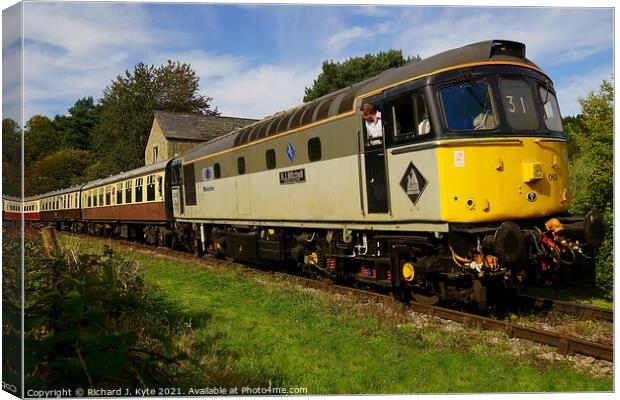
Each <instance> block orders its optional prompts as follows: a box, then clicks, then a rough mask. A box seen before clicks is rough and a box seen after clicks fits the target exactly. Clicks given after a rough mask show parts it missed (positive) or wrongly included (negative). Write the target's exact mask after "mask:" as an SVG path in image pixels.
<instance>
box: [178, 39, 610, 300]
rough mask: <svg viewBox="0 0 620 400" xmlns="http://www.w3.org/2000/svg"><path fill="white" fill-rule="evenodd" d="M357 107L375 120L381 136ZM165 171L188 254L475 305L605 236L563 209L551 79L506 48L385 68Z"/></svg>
mask: <svg viewBox="0 0 620 400" xmlns="http://www.w3.org/2000/svg"><path fill="white" fill-rule="evenodd" d="M366 105H369V106H366ZM360 109H364V110H367V109H370V110H372V109H376V110H378V111H379V112H378V114H376V115H377V116H379V117H380V118H379V119H377V118H375V121H377V120H379V123H380V124H381V126H382V134H381V135H380V137H379V138H371V137H370V135H369V132H367V129H368V128H367V124H366V122H365V121H364V119H363V118H362V115H361V113H360V111H359V110H360ZM364 117H365V116H364ZM170 170H171V182H170V184H171V197H172V204H173V212H174V220H175V225H174V226H175V229H174V230H175V237H176V238H177V240H179V241H180V242H182V243H184V244H186V245H187V246H188V247H193V248H194V249H195V250H196V251H198V252H213V253H222V252H223V253H225V254H227V255H228V256H231V257H234V258H236V259H240V260H245V261H249V262H273V261H284V260H287V259H293V260H295V261H296V262H297V263H298V265H299V266H300V267H301V268H303V269H305V270H307V271H309V272H313V273H316V274H321V275H326V276H329V277H332V278H338V279H344V280H351V281H354V282H357V283H359V284H368V285H374V286H383V287H387V288H390V289H391V290H393V291H395V292H397V293H399V294H401V295H403V296H409V295H413V296H414V297H415V298H416V299H417V300H419V301H425V302H430V303H434V302H436V301H438V300H440V299H444V300H456V301H465V302H473V303H478V305H480V306H481V307H484V305H485V303H486V299H487V290H488V289H489V288H495V287H504V286H507V285H510V284H512V283H513V282H515V281H520V280H522V279H525V277H526V276H527V275H528V274H532V273H535V274H540V273H547V271H551V270H555V269H556V268H557V267H558V266H560V265H562V264H569V263H572V262H575V260H576V258H577V257H578V256H579V255H580V254H581V253H582V251H583V249H584V247H588V246H597V245H599V244H600V243H601V241H602V232H603V225H602V218H601V216H600V214H597V213H591V214H589V215H588V216H586V218H583V217H571V216H568V215H567V214H566V212H567V210H568V207H569V197H568V193H569V192H568V152H567V140H566V137H565V135H564V134H563V128H562V122H561V117H560V110H559V106H558V102H557V99H556V95H555V90H554V88H553V84H552V82H551V79H550V78H549V77H548V76H547V75H546V73H545V72H544V71H542V70H541V69H540V68H539V67H538V66H537V65H536V64H534V63H533V62H531V61H530V60H528V59H527V58H526V56H525V45H524V44H521V43H517V42H511V41H505V40H494V41H486V42H480V43H475V44H472V45H468V46H465V47H461V48H458V49H454V50H450V51H447V52H444V53H441V54H438V55H436V56H433V57H430V58H427V59H424V60H422V61H420V62H415V63H410V64H408V65H405V66H403V67H400V68H395V69H391V70H388V71H386V72H384V73H382V74H380V75H378V76H376V77H373V78H371V79H368V80H366V81H364V82H361V83H358V84H355V85H352V86H350V87H347V88H344V89H342V90H339V91H337V92H334V93H331V94H328V95H326V96H324V97H322V98H320V99H317V100H314V101H312V102H309V103H306V104H302V105H300V106H298V107H295V108H293V109H290V110H288V111H285V112H281V113H278V114H275V115H273V116H271V117H268V118H265V119H264V120H262V121H259V122H256V123H254V124H252V125H249V126H246V127H243V128H241V129H238V130H236V131H233V132H231V133H230V134H227V135H225V136H223V137H220V138H218V139H215V140H213V141H211V142H208V143H206V144H204V145H201V146H198V147H197V148H195V149H193V150H191V151H188V152H187V153H185V154H183V155H182V156H180V157H178V158H177V159H174V160H173V161H172V162H171V165H170Z"/></svg>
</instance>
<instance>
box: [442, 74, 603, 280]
mask: <svg viewBox="0 0 620 400" xmlns="http://www.w3.org/2000/svg"><path fill="white" fill-rule="evenodd" d="M433 89H434V94H435V96H434V98H435V101H436V103H435V104H436V110H437V112H436V114H435V124H436V128H439V129H438V130H439V132H438V135H437V138H436V141H435V143H434V148H435V151H436V158H437V176H438V181H439V188H440V189H439V209H440V210H439V211H440V215H441V219H442V221H445V222H447V223H448V224H449V226H450V229H449V231H450V232H449V236H448V253H449V254H450V256H451V258H452V260H453V262H454V264H456V265H458V266H459V267H461V268H463V269H465V270H470V271H472V272H473V273H478V274H482V275H484V274H485V273H494V272H500V273H501V275H502V276H503V277H504V278H515V277H516V278H517V279H518V280H523V279H525V276H527V275H528V272H527V271H528V266H529V271H530V272H529V274H530V275H531V272H532V270H531V268H532V267H534V273H535V274H536V275H538V276H540V275H541V274H543V275H544V274H547V273H553V272H557V271H558V268H559V267H561V266H563V265H564V266H566V265H573V264H575V263H576V262H577V261H578V259H579V258H580V257H581V256H585V257H586V258H588V257H589V254H587V253H584V248H595V247H596V246H598V245H600V243H601V241H602V240H603V236H602V235H603V232H604V227H603V222H602V217H601V216H600V214H598V213H591V214H589V215H587V216H586V217H585V218H584V217H574V216H570V215H569V214H568V209H569V206H570V199H569V177H568V143H567V139H566V137H565V136H564V133H563V128H562V121H561V116H560V110H559V106H558V102H557V99H556V97H555V93H554V90H553V86H552V84H551V81H550V80H549V78H548V77H547V76H546V75H544V74H543V73H542V71H540V70H539V69H538V68H537V67H535V66H533V65H526V64H524V65H522V66H519V65H494V66H490V65H485V66H474V67H471V68H468V69H464V70H459V71H458V72H455V73H451V74H449V75H448V76H447V77H445V78H444V79H443V80H442V79H438V81H437V82H435V83H434V85H433ZM437 125H439V127H437Z"/></svg>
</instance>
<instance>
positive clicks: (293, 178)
mask: <svg viewBox="0 0 620 400" xmlns="http://www.w3.org/2000/svg"><path fill="white" fill-rule="evenodd" d="M305 181H306V170H305V169H303V168H302V169H294V170H291V171H282V172H280V185H288V184H291V183H303V182H305Z"/></svg>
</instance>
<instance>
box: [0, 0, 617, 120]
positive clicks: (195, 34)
mask: <svg viewBox="0 0 620 400" xmlns="http://www.w3.org/2000/svg"><path fill="white" fill-rule="evenodd" d="M23 10H24V15H23V21H24V38H23V43H24V48H23V52H24V53H23V62H24V64H23V73H24V116H25V120H28V119H29V118H30V117H31V116H32V115H36V114H41V115H47V116H49V117H51V118H52V117H54V115H56V114H67V110H68V108H70V107H71V106H72V105H73V104H74V103H75V101H76V100H78V99H80V98H83V97H87V96H92V97H93V98H94V99H95V100H98V99H100V98H101V97H102V95H103V89H104V88H105V87H106V86H108V85H110V83H111V82H112V80H113V79H115V78H116V77H117V76H118V75H119V74H122V73H123V72H124V71H125V70H130V71H132V70H133V67H134V66H135V65H136V64H137V63H139V62H141V61H142V62H145V63H147V64H153V65H161V64H163V63H166V61H167V60H168V59H171V60H178V61H181V62H186V63H189V64H191V66H192V67H193V69H194V70H195V71H196V73H197V75H198V76H199V77H200V92H201V94H203V95H206V96H209V97H212V98H213V100H212V102H211V104H212V106H213V107H217V108H218V110H219V111H220V112H221V113H222V115H227V116H235V117H248V118H263V117H266V116H268V115H271V114H274V113H276V112H278V111H282V110H285V109H287V108H290V107H294V106H296V105H298V104H300V103H302V99H303V96H304V88H305V87H308V86H310V85H311V84H312V82H313V80H314V79H315V78H316V77H317V76H318V74H319V72H320V70H321V63H322V62H323V61H324V60H333V61H344V60H346V59H347V58H349V57H353V56H360V55H364V54H366V53H377V52H379V51H383V50H388V49H401V50H402V51H403V53H404V55H405V56H408V55H417V54H419V55H420V56H421V57H422V58H425V57H429V56H431V55H434V54H437V53H439V52H441V51H444V50H448V49H451V48H455V47H459V46H463V45H467V44H470V43H474V42H477V41H482V40H489V39H508V40H514V41H519V42H523V43H525V44H526V46H527V57H528V58H529V59H531V60H532V61H534V62H535V63H536V64H538V65H539V66H540V67H541V68H542V69H543V70H544V71H546V72H547V73H548V75H549V76H550V77H551V79H552V80H553V81H554V84H555V88H556V90H557V93H558V99H559V102H560V108H561V111H562V114H563V115H564V116H568V115H576V114H578V113H579V111H580V108H579V102H578V99H579V97H585V96H586V95H587V94H588V92H589V91H590V90H593V89H596V88H597V87H598V86H599V84H600V83H601V82H602V80H604V79H607V80H610V79H611V78H612V74H613V61H614V60H613V58H614V53H613V52H614V37H613V35H614V14H613V9H611V8H567V7H564V8H562V7H542V8H541V7H523V8H518V7H501V8H500V7H481V6H477V7H464V6H453V7H429V6H413V5H404V6H403V5H399V6H380V7H379V6H373V5H367V6H359V5H345V6H336V5H321V4H309V5H308V4H306V5H304V4H289V5H242V4H199V3H189V4H181V3H144V2H141V3H128V2H118V3H115V2H106V3H86V2H73V3H71V2H49V1H48V2H27V3H25V5H24V9H23ZM11 11H12V10H8V11H7V10H5V12H4V13H3V14H4V15H3V50H2V55H3V85H2V88H3V91H2V92H3V117H10V118H14V119H16V120H19V118H18V117H19V113H20V111H19V110H20V103H19V101H18V99H19V91H20V87H19V85H15V84H12V83H14V82H17V81H18V79H17V78H18V77H19V71H20V70H21V64H20V62H19V59H20V57H19V52H20V42H21V38H20V35H19V30H18V29H15V28H16V27H18V22H16V21H19V19H18V18H14V17H16V16H17V17H18V15H17V14H16V13H15V15H11V14H10V13H11ZM11 17H13V18H11Z"/></svg>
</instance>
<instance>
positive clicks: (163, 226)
mask: <svg viewBox="0 0 620 400" xmlns="http://www.w3.org/2000/svg"><path fill="white" fill-rule="evenodd" d="M169 163H170V160H165V161H161V162H158V163H155V164H151V165H147V166H145V167H141V168H137V169H134V170H131V171H127V172H123V173H120V174H117V175H113V176H110V177H108V178H104V179H99V180H96V181H93V182H89V183H87V184H86V185H84V186H83V187H82V188H81V191H80V196H81V211H82V220H81V222H79V224H80V225H79V226H77V227H76V230H77V231H87V232H88V233H90V234H98V235H106V236H111V235H114V236H119V237H121V238H125V239H140V240H142V239H143V238H144V240H145V242H146V243H148V244H153V245H166V244H169V243H170V242H171V239H172V235H171V234H172V231H171V230H170V227H171V226H172V207H171V205H170V200H169V192H170V191H169V190H168V191H166V190H165V186H166V185H167V184H168V180H167V178H166V167H167V166H168V165H169Z"/></svg>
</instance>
